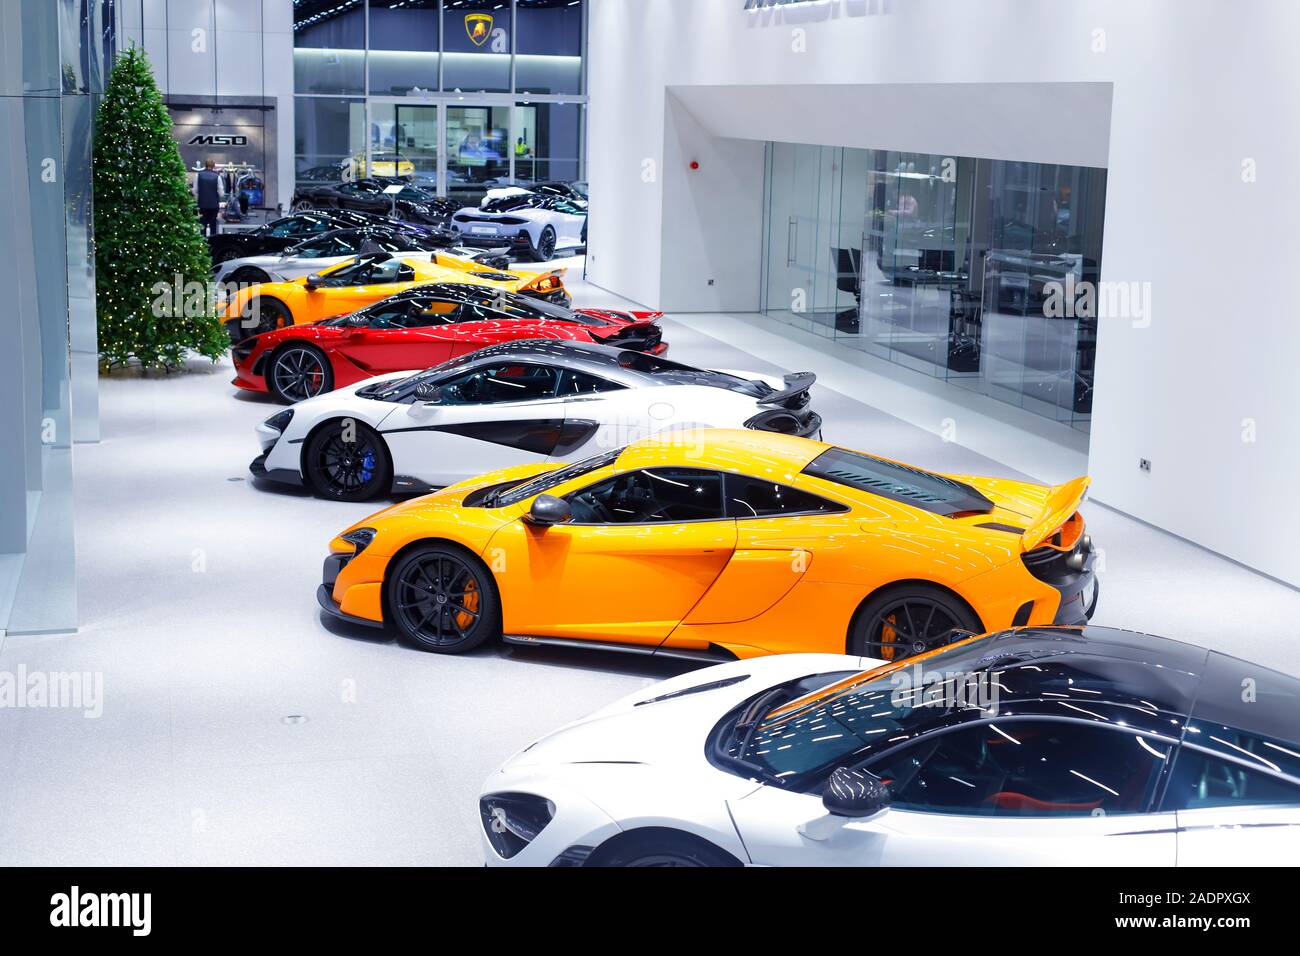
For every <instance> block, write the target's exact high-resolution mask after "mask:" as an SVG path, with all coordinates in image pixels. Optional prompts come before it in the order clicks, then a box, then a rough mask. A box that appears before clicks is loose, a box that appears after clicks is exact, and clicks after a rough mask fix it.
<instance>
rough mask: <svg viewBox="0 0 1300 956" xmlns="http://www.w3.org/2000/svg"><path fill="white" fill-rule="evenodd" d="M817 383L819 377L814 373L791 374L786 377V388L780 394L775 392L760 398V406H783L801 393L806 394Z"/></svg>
mask: <svg viewBox="0 0 1300 956" xmlns="http://www.w3.org/2000/svg"><path fill="white" fill-rule="evenodd" d="M815 381H817V376H816V375H815V374H814V373H813V372H790V373H789V374H788V375H786V377H785V388H783V389H781V390H780V391H779V392H773V393H772V394H771V395H768V396H767V397H765V398H760V399H759V400H758V404H760V405H782V404H784V403H786V402H788V401H790V399H792V398H794V397H795V396H796V395H798V394H799V393H801V392H806V391H808V389H810V388H812V387H813V382H815Z"/></svg>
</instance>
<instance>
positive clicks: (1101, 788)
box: [866, 720, 1172, 817]
mask: <svg viewBox="0 0 1300 956" xmlns="http://www.w3.org/2000/svg"><path fill="white" fill-rule="evenodd" d="M1171 749H1172V748H1171V747H1170V746H1169V745H1165V744H1161V743H1159V742H1157V741H1152V740H1147V739H1144V738H1141V737H1139V736H1137V735H1136V734H1132V733H1129V732H1128V731H1125V730H1120V729H1109V728H1105V727H1091V726H1087V725H1084V724H1076V723H1067V722H1063V721H1047V720H1001V721H998V720H995V721H991V722H989V723H981V724H976V725H974V726H970V727H963V728H962V729H960V730H954V731H951V732H949V733H946V734H939V735H932V736H930V737H927V738H923V739H922V740H921V741H920V742H918V743H916V744H913V745H911V746H909V747H906V748H904V749H903V750H902V751H899V752H895V753H893V754H889V755H887V756H885V757H883V758H881V759H879V760H876V761H874V762H871V763H868V764H867V766H866V769H868V770H870V771H871V772H872V773H874V774H875V775H876V776H878V777H880V778H881V779H882V780H884V781H885V782H886V783H887V784H888V785H889V787H890V790H891V791H892V792H893V802H892V804H891V806H893V807H896V808H898V809H900V810H917V811H921V812H925V813H954V814H965V815H980V816H1013V817H1026V816H1029V817H1056V816H1070V817H1079V816H1085V817H1086V816H1095V815H1099V814H1114V813H1145V812H1146V811H1147V809H1148V807H1149V806H1150V804H1151V799H1152V796H1153V789H1154V787H1155V783H1156V780H1157V779H1158V778H1159V775H1160V770H1161V768H1162V767H1163V766H1164V764H1165V761H1166V759H1167V757H1168V756H1169V751H1170V750H1171Z"/></svg>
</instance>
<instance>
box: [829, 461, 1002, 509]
mask: <svg viewBox="0 0 1300 956" xmlns="http://www.w3.org/2000/svg"><path fill="white" fill-rule="evenodd" d="M803 471H804V474H805V475H812V476H813V477H814V478H822V479H824V480H826V481H833V482H835V483H836V484H837V485H846V486H847V487H849V488H856V489H857V490H858V491H866V492H870V493H871V494H873V495H879V496H880V497H882V498H888V499H890V500H891V501H898V502H901V503H902V504H905V505H911V506H912V507H913V508H920V509H921V510H922V511H929V512H931V513H932V514H938V515H944V516H945V517H951V516H952V515H955V514H961V513H963V512H972V511H973V512H976V513H980V514H984V513H987V512H989V511H992V510H993V502H991V501H989V500H988V499H987V498H985V497H984V496H983V495H982V494H980V493H979V492H978V491H976V490H975V489H974V488H972V487H971V486H970V485H966V484H963V483H962V482H960V481H954V480H953V479H951V478H945V477H943V476H942V475H936V474H934V473H933V472H929V471H922V470H921V469H919V468H911V467H909V466H907V465H900V464H898V463H897V462H893V461H886V460H885V459H883V458H873V457H872V456H871V455H864V454H862V452H857V451H849V450H848V449H846V448H831V449H829V450H827V451H824V452H822V453H821V454H820V455H818V456H817V457H816V458H814V459H813V461H812V462H811V463H810V464H809V465H808V467H806V468H805V469H804V470H803Z"/></svg>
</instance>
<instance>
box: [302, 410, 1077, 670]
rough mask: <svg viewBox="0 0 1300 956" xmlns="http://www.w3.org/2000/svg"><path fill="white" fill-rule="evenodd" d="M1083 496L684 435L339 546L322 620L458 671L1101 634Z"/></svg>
mask: <svg viewBox="0 0 1300 956" xmlns="http://www.w3.org/2000/svg"><path fill="white" fill-rule="evenodd" d="M503 424H505V423H503ZM525 424H529V425H533V424H536V423H535V422H528V423H519V428H518V431H519V434H520V435H523V434H524V432H525V429H524V428H523V425H525ZM563 424H564V423H563V422H561V425H563ZM501 434H502V435H504V434H505V431H504V429H503V430H502V431H501ZM364 440H365V438H364V437H358V438H357V441H364ZM502 440H504V438H503V439H502ZM338 453H339V454H343V455H347V454H350V453H355V450H353V452H350V451H349V449H348V448H346V447H341V448H339V449H338ZM1087 486H1088V479H1087V478H1076V479H1075V480H1073V481H1071V482H1069V483H1067V484H1064V485H1059V486H1055V487H1046V486H1043V485H1035V484H1028V483H1026V482H1021V481H1009V480H1005V479H999V478H977V477H968V476H955V475H940V474H935V473H933V472H928V471H923V470H921V469H919V468H913V467H911V466H908V465H903V464H899V463H898V462H893V461H889V460H886V459H883V458H877V457H875V456H872V455H867V454H864V453H862V452H857V451H851V450H849V449H847V448H840V447H836V446H834V445H828V444H824V443H823V442H819V441H813V440H811V439H806V438H796V437H792V436H786V435H779V434H775V433H771V432H754V431H734V430H722V429H718V430H711V429H710V430H694V431H682V432H675V433H669V434H668V435H666V436H664V437H658V438H650V439H646V440H643V441H639V442H635V443H633V444H631V445H628V446H627V447H626V448H623V449H619V450H615V451H610V452H608V453H606V454H603V455H600V456H598V457H595V458H590V459H587V460H585V461H581V462H578V463H575V464H569V465H565V466H562V467H556V466H553V465H552V466H548V465H545V464H543V465H528V466H522V467H515V468H508V469H505V470H503V471H498V472H494V473H492V474H488V475H483V476H481V477H479V478H476V479H474V480H472V481H468V482H463V483H461V484H458V485H454V486H452V487H450V488H447V489H445V490H443V491H440V492H437V493H435V494H432V495H429V496H427V497H423V498H417V499H414V500H412V501H409V502H405V503H402V504H399V505H396V506H394V507H392V508H389V509H387V510H385V511H381V512H379V513H378V514H375V515H372V516H370V517H369V518H366V519H365V520H364V521H360V522H358V523H357V524H355V525H353V526H352V527H351V528H349V529H347V530H346V531H345V532H344V533H343V534H341V535H339V536H338V537H337V538H335V539H334V540H333V541H332V542H331V543H330V552H331V553H330V556H329V557H328V558H327V559H326V562H325V572H324V583H323V584H322V585H321V586H320V588H319V590H318V593H317V600H318V601H319V603H320V605H321V606H322V607H323V608H324V609H325V610H326V611H328V612H330V613H332V614H335V615H338V616H340V617H343V618H345V619H348V620H352V621H357V622H360V623H364V624H372V625H384V624H387V625H391V626H392V627H393V628H395V629H396V630H397V632H398V633H399V634H401V635H402V636H403V637H404V638H405V639H407V640H408V641H410V642H411V643H413V644H415V645H417V646H419V647H422V648H425V649H428V650H432V651H439V652H443V653H455V652H459V651H465V650H468V649H470V648H472V647H475V646H477V645H479V644H481V643H483V642H484V641H486V640H489V639H495V638H497V637H504V639H505V640H506V641H507V642H511V643H519V644H563V645H580V646H586V647H597V648H603V649H609V650H623V651H632V652H637V653H642V654H656V655H660V656H674V657H687V658H691V659H698V660H725V659H731V658H744V657H754V656H758V655H762V654H777V653H785V652H794V651H817V652H826V653H845V652H847V653H850V654H864V655H870V656H872V657H876V658H883V659H885V660H899V659H902V658H903V657H906V656H910V655H912V654H916V653H919V652H922V651H924V650H926V649H928V648H932V647H935V646H938V645H940V644H942V643H944V642H946V641H947V640H949V639H951V637H952V635H953V633H954V631H970V632H982V631H989V630H996V629H1001V628H1006V627H1011V626H1014V625H1043V624H1081V623H1084V622H1086V621H1087V620H1088V619H1089V618H1090V617H1091V615H1092V612H1093V609H1094V608H1095V606H1096V601H1097V584H1096V579H1095V577H1094V574H1093V569H1092V565H1093V558H1094V555H1093V552H1092V543H1091V541H1090V539H1089V537H1088V535H1086V534H1085V533H1084V521H1083V518H1082V516H1081V515H1080V514H1079V510H1078V509H1079V504H1080V502H1081V501H1082V499H1083V496H1084V492H1085V490H1086V489H1087Z"/></svg>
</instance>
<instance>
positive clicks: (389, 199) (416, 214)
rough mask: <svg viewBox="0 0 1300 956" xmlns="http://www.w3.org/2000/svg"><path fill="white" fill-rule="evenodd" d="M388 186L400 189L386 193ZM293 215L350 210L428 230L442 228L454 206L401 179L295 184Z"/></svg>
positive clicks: (452, 202)
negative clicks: (415, 225) (385, 217)
mask: <svg viewBox="0 0 1300 956" xmlns="http://www.w3.org/2000/svg"><path fill="white" fill-rule="evenodd" d="M389 186H401V187H402V189H401V191H400V192H398V193H395V194H390V193H386V192H385V191H384V190H386V189H387V188H388V187H389ZM293 208H294V211H295V212H306V211H309V210H318V209H324V210H331V209H350V210H355V211H358V212H368V213H372V214H374V215H378V216H388V217H392V218H395V219H399V220H402V221H403V222H413V223H421V224H424V225H429V226H446V225H447V221H448V219H449V218H450V217H451V214H452V213H453V212H455V211H456V209H457V208H458V204H457V203H456V202H454V201H453V200H450V199H439V198H438V197H437V196H436V195H434V194H433V193H432V192H430V191H429V190H427V189H423V188H421V187H420V186H416V185H414V184H412V183H410V182H407V181H406V180H404V179H392V178H385V177H374V178H372V179H358V180H356V181H355V182H351V183H321V184H319V185H315V184H310V183H308V184H304V183H299V184H298V188H297V190H296V191H295V192H294V194H293Z"/></svg>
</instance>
